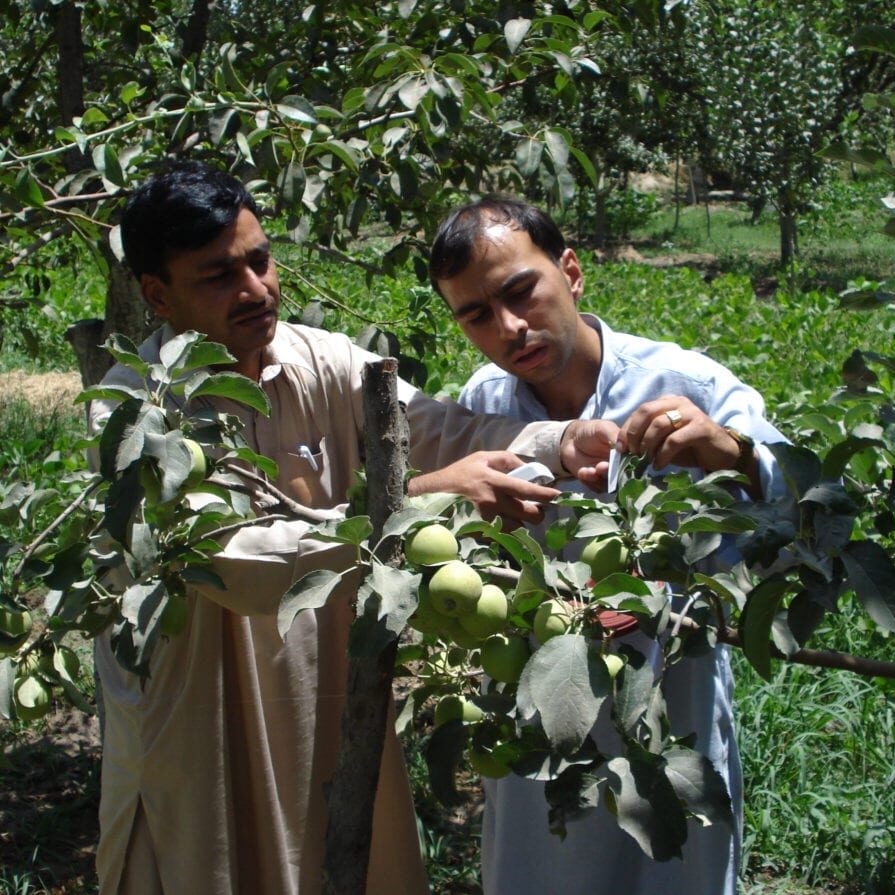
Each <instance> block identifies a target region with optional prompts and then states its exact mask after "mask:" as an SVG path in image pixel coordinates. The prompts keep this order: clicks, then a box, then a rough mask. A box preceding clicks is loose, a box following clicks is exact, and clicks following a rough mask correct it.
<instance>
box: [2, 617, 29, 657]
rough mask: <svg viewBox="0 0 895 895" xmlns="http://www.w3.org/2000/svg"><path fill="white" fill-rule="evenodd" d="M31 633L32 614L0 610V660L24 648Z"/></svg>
mask: <svg viewBox="0 0 895 895" xmlns="http://www.w3.org/2000/svg"><path fill="white" fill-rule="evenodd" d="M30 633H31V613H30V612H29V611H28V610H27V609H23V610H22V611H21V612H19V611H17V610H15V609H0V658H2V657H3V656H9V655H12V653H14V652H16V650H18V648H19V647H20V646H23V645H24V643H25V641H26V640H27V639H28V635H29V634H30Z"/></svg>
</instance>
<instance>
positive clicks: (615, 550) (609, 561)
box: [581, 535, 628, 581]
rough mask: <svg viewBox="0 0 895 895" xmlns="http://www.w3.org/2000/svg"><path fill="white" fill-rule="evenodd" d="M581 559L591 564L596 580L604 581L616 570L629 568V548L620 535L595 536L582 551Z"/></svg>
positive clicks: (591, 571)
mask: <svg viewBox="0 0 895 895" xmlns="http://www.w3.org/2000/svg"><path fill="white" fill-rule="evenodd" d="M581 561H582V562H586V563H587V564H588V565H589V566H590V573H591V576H592V577H593V579H594V581H602V580H603V579H604V578H606V577H607V576H608V575H612V574H613V573H615V572H626V571H627V570H628V548H627V547H626V546H625V542H624V541H623V540H622V539H621V538H620V537H618V535H612V536H611V537H608V538H594V540H592V541H591V542H590V543H589V544H588V545H587V546H586V547H585V548H584V550H582V551H581Z"/></svg>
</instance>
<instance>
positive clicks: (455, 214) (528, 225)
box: [429, 193, 566, 298]
mask: <svg viewBox="0 0 895 895" xmlns="http://www.w3.org/2000/svg"><path fill="white" fill-rule="evenodd" d="M492 223H497V224H506V225H507V226H509V227H510V228H512V229H513V230H522V231H524V232H525V233H527V234H528V235H529V237H530V238H531V241H532V242H533V243H534V244H535V245H536V246H537V247H538V248H539V249H540V250H541V251H542V252H544V254H545V255H547V256H548V257H549V258H551V259H552V260H553V261H554V262H556V263H557V264H558V263H559V260H560V258H561V257H562V253H563V252H564V251H565V249H566V241H565V238H564V237H563V235H562V232H561V231H560V229H559V227H557V226H556V223H555V222H554V220H553V219H552V218H551V217H550V216H549V215H548V214H546V213H545V212H543V211H541V209H540V208H537V207H536V206H534V205H530V204H529V203H528V202H523V201H521V200H520V199H516V198H514V197H513V196H504V195H500V194H497V193H492V194H490V195H487V196H484V197H483V198H481V199H479V200H478V201H477V202H469V203H468V204H466V205H461V206H460V208H455V209H454V210H453V211H452V212H451V213H450V214H449V215H448V216H447V217H446V218H445V219H444V220H443V221H442V222H441V224H440V225H439V227H438V232H437V233H436V234H435V240H434V241H433V243H432V251H431V253H430V255H429V279H430V281H431V283H432V288H433V289H435V291H436V292H437V293H438V294H439V295H442V293H441V289H439V288H438V281H439V280H449V279H451V278H452V277H455V276H457V275H458V274H461V273H463V271H464V270H466V268H467V267H468V266H469V262H470V261H471V260H472V250H473V248H474V247H475V244H476V242H477V241H478V239H479V237H480V236H481V235H482V232H483V231H484V230H485V229H486V228H487V227H488V226H489V225H490V224H492ZM443 297H444V296H443V295H442V298H443Z"/></svg>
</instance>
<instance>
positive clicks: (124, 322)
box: [65, 242, 160, 388]
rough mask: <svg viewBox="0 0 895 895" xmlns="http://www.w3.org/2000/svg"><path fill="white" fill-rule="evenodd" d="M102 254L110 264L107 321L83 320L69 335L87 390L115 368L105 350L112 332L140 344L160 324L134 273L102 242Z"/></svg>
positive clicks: (66, 335) (69, 331)
mask: <svg viewBox="0 0 895 895" xmlns="http://www.w3.org/2000/svg"><path fill="white" fill-rule="evenodd" d="M100 251H101V252H102V254H103V257H104V258H105V260H106V263H107V264H108V265H109V284H108V288H107V291H106V317H105V320H99V319H97V318H93V319H91V320H79V321H78V322H77V323H75V324H74V325H73V326H71V327H70V328H69V330H68V332H66V334H65V338H66V339H67V340H68V341H69V342H70V343H71V346H72V348H73V349H74V352H75V355H76V357H77V359H78V369H79V370H80V373H81V382H82V384H83V385H84V387H85V388H86V387H87V386H90V385H96V383H98V382H99V381H100V380H101V379H102V378H103V376H105V374H106V372H107V371H108V369H109V367H111V366H112V363H113V361H112V356H111V355H110V354H109V353H108V352H107V351H106V350H105V349H103V348H102V347H101V346H102V344H103V342H105V341H106V339H107V338H108V337H109V336H110V335H111V334H112V333H122V334H124V335H126V336H127V337H128V338H129V339H132V340H133V341H134V343H135V344H137V345H139V344H140V343H141V342H142V341H143V340H144V339H145V338H146V337H147V336H148V335H149V334H150V333H151V332H152V331H153V330H154V329H156V327H157V326H158V325H159V323H160V321H159V320H158V318H157V317H155V315H154V314H151V313H150V311H149V309H148V308H147V306H146V304H145V303H144V301H143V297H142V295H141V294H140V286H139V284H138V283H137V281H136V279H134V276H133V274H132V273H131V272H130V270H129V269H128V267H127V266H126V265H125V264H123V263H122V262H121V261H119V260H118V258H117V257H115V253H114V252H113V251H112V248H111V246H109V245H108V243H106V242H102V243H100Z"/></svg>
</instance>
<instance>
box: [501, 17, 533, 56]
mask: <svg viewBox="0 0 895 895" xmlns="http://www.w3.org/2000/svg"><path fill="white" fill-rule="evenodd" d="M530 28H531V19H523V18H518V19H510V20H509V21H508V22H507V23H506V24H505V25H504V26H503V36H504V37H505V38H506V41H507V46H508V47H509V48H510V54H513V53H515V52H516V50H518V49H519V45H520V44H521V43H522V41H523V40H525V35H526V34H528V32H529V29H530Z"/></svg>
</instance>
